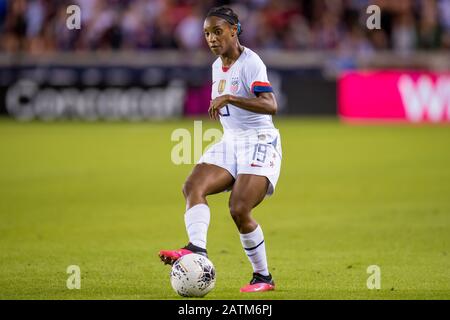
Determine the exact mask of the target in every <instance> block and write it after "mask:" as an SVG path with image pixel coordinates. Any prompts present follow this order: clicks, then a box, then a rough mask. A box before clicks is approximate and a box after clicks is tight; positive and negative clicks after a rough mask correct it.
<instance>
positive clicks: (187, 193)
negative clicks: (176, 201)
mask: <svg viewBox="0 0 450 320" xmlns="http://www.w3.org/2000/svg"><path fill="white" fill-rule="evenodd" d="M182 191H183V195H184V198H185V199H188V198H190V197H192V196H195V195H198V196H201V194H202V192H201V190H200V188H199V187H198V185H197V184H196V183H193V182H192V181H190V180H187V181H186V182H185V183H184V184H183V189H182Z"/></svg>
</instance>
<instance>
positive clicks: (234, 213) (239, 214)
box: [229, 200, 251, 224]
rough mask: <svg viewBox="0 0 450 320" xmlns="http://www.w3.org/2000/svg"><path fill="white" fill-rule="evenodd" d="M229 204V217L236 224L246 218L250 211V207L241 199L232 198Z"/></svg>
mask: <svg viewBox="0 0 450 320" xmlns="http://www.w3.org/2000/svg"><path fill="white" fill-rule="evenodd" d="M229 206H230V213H231V217H232V218H233V220H234V222H236V224H240V223H241V222H242V221H244V220H245V219H247V217H248V216H249V214H250V211H251V208H250V207H249V206H248V204H246V203H245V201H243V200H232V201H230V204H229Z"/></svg>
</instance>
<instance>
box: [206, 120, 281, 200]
mask: <svg viewBox="0 0 450 320" xmlns="http://www.w3.org/2000/svg"><path fill="white" fill-rule="evenodd" d="M281 160H282V150H281V138H280V134H279V132H278V130H277V129H258V130H245V131H229V130H228V131H226V132H225V133H224V135H223V137H222V139H221V140H220V141H219V142H218V143H216V144H214V145H213V146H211V147H210V148H209V149H208V150H207V151H206V152H205V153H204V154H203V156H202V157H201V158H200V160H199V161H198V163H209V164H214V165H216V166H219V167H221V168H224V169H226V170H227V171H228V172H230V174H231V175H232V176H233V178H235V179H236V178H237V176H238V175H239V174H253V175H257V176H264V177H267V179H268V180H269V182H270V184H269V188H268V190H267V196H270V195H272V194H273V193H274V191H275V187H276V185H277V181H278V178H279V176H280V169H281Z"/></svg>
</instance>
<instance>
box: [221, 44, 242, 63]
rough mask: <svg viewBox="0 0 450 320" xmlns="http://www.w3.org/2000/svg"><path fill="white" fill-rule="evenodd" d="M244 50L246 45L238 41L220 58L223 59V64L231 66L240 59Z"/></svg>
mask: <svg viewBox="0 0 450 320" xmlns="http://www.w3.org/2000/svg"><path fill="white" fill-rule="evenodd" d="M243 51H244V47H243V46H242V45H241V44H240V43H239V42H236V45H235V46H233V47H232V48H231V49H230V50H229V51H228V52H226V53H225V54H224V55H221V56H220V59H222V66H224V67H231V65H232V64H233V63H234V62H236V60H237V59H239V57H240V55H241V54H242V52H243Z"/></svg>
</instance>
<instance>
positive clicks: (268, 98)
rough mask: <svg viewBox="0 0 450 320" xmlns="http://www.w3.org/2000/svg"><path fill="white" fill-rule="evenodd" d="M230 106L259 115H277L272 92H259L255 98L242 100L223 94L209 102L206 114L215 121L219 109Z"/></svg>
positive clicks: (276, 106)
mask: <svg viewBox="0 0 450 320" xmlns="http://www.w3.org/2000/svg"><path fill="white" fill-rule="evenodd" d="M227 104H232V105H234V106H236V107H239V108H241V109H245V110H248V111H252V112H255V113H261V114H270V115H274V114H276V113H277V109H278V105H277V100H276V99H275V95H274V94H273V93H272V92H261V93H258V95H257V96H256V97H255V98H244V97H239V96H233V95H230V94H225V95H223V96H220V97H217V98H216V99H214V100H212V101H211V104H210V107H209V110H208V113H209V116H210V117H211V119H217V118H218V116H219V114H220V108H222V107H224V106H226V105H227Z"/></svg>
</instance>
